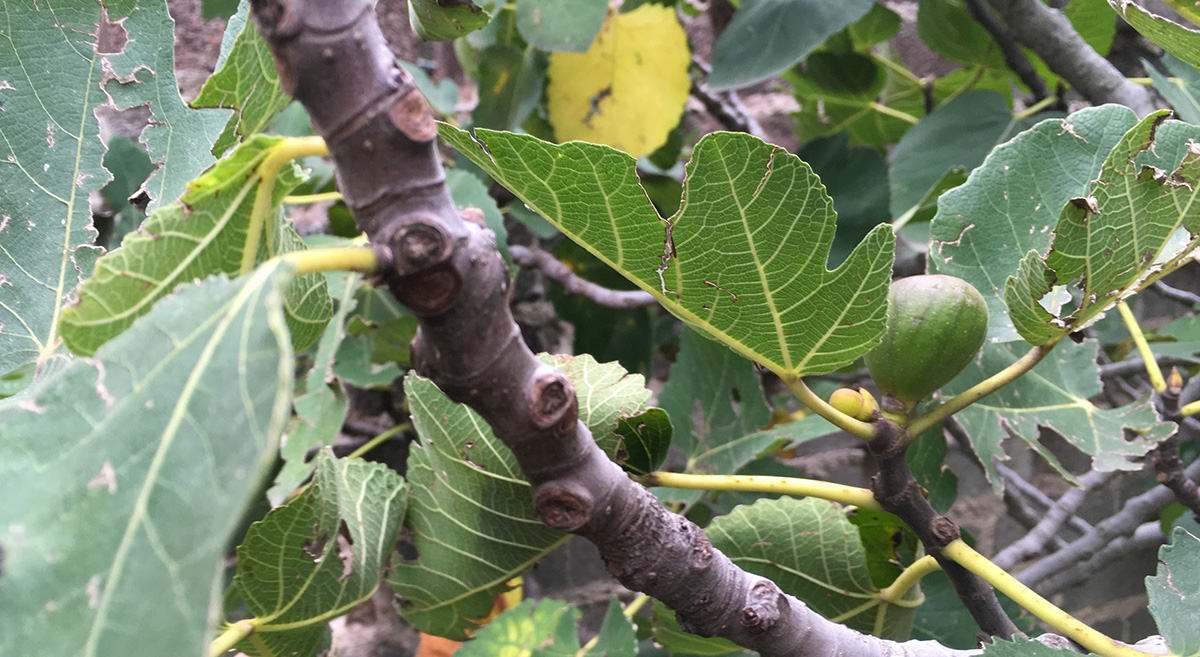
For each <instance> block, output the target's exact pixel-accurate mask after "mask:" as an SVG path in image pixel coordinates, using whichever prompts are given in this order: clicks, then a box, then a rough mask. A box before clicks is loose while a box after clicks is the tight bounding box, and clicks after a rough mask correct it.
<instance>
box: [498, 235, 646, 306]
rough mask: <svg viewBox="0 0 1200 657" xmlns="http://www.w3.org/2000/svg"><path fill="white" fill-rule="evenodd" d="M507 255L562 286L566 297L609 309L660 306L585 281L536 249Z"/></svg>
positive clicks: (638, 294)
mask: <svg viewBox="0 0 1200 657" xmlns="http://www.w3.org/2000/svg"><path fill="white" fill-rule="evenodd" d="M508 253H509V255H511V256H512V259H513V262H515V263H517V264H518V265H520V266H522V267H525V268H526V269H537V270H539V271H541V272H542V273H543V274H545V275H546V278H549V279H550V280H552V281H555V282H557V283H558V284H559V285H561V286H562V288H563V291H564V292H566V293H567V294H578V295H579V296H581V297H585V298H586V299H588V300H589V301H591V302H592V303H595V304H596V305H600V306H604V307H606V308H639V307H641V306H652V305H656V304H657V303H658V301H657V300H655V298H654V297H653V296H652V295H651V294H650V293H649V292H645V291H643V290H610V289H608V288H606V287H601V286H599V285H596V284H595V283H592V282H590V281H585V280H584V279H582V278H580V277H579V276H576V275H575V272H573V271H571V268H570V267H568V266H567V265H565V264H563V263H562V262H559V260H558V259H557V258H555V257H554V256H553V255H552V254H550V253H549V252H546V251H543V250H541V249H539V248H537V247H536V246H520V245H518V244H513V245H512V246H510V247H508Z"/></svg>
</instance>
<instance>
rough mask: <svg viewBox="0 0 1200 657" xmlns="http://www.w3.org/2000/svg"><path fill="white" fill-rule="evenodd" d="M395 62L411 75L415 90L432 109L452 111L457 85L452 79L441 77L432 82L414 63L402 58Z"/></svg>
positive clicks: (449, 112) (442, 111) (455, 103)
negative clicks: (415, 86)
mask: <svg viewBox="0 0 1200 657" xmlns="http://www.w3.org/2000/svg"><path fill="white" fill-rule="evenodd" d="M396 64H397V65H398V66H399V67H400V68H402V69H404V70H406V71H408V74H409V75H411V76H413V82H415V83H416V85H417V90H418V91H420V92H421V95H422V96H425V99H426V100H428V101H429V106H430V107H432V108H433V109H434V111H436V112H438V113H439V114H451V113H453V112H454V108H455V106H456V105H458V85H456V84H454V80H451V79H449V78H443V79H442V81H441V82H434V81H433V79H432V78H430V77H429V74H428V73H426V72H425V69H423V68H421V67H420V66H417V65H416V64H412V63H410V62H406V61H404V60H402V59H398V60H396Z"/></svg>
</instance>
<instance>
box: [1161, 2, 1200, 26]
mask: <svg viewBox="0 0 1200 657" xmlns="http://www.w3.org/2000/svg"><path fill="white" fill-rule="evenodd" d="M1163 4H1165V5H1166V6H1168V7H1170V8H1171V9H1174V10H1175V12H1176V13H1178V14H1179V15H1180V16H1183V17H1184V18H1186V19H1187V20H1188V22H1189V23H1191V24H1192V25H1200V13H1197V11H1196V7H1195V6H1194V5H1193V6H1191V7H1189V6H1188V5H1186V4H1184V3H1182V2H1179V0H1163Z"/></svg>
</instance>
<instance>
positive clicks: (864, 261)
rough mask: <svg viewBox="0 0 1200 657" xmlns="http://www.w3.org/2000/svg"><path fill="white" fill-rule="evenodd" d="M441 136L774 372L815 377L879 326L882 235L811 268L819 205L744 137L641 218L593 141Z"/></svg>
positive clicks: (824, 240) (820, 252)
mask: <svg viewBox="0 0 1200 657" xmlns="http://www.w3.org/2000/svg"><path fill="white" fill-rule="evenodd" d="M442 135H443V137H444V138H445V139H446V140H447V141H449V142H450V143H451V144H453V145H454V146H455V147H456V148H457V149H458V150H459V151H460V152H461V153H463V154H464V155H466V156H467V157H468V158H470V159H471V160H472V161H473V162H475V163H476V164H478V165H480V166H481V167H483V169H484V170H485V171H487V172H488V173H489V174H490V175H491V176H492V177H494V178H495V179H496V180H498V181H499V182H501V183H502V184H504V185H505V186H506V187H508V188H509V189H511V190H512V191H513V192H514V193H515V194H516V195H517V196H518V197H520V198H521V199H522V200H524V201H525V203H526V204H528V205H529V206H530V207H532V208H534V209H536V210H537V211H538V212H540V213H541V214H542V215H543V216H545V217H546V218H548V219H549V220H550V221H551V222H553V223H554V224H555V225H556V226H558V227H559V229H560V230H562V231H563V232H564V233H566V234H567V235H568V236H570V237H571V238H572V239H574V240H576V241H577V242H579V243H580V244H581V245H583V246H584V247H585V248H587V249H588V250H589V251H591V252H592V253H593V254H595V255H596V256H597V257H599V258H600V259H601V260H603V261H605V262H606V263H608V264H609V265H610V266H611V267H613V268H614V269H616V270H617V271H619V272H621V273H622V274H624V275H625V276H626V277H627V278H629V279H630V280H632V281H633V282H634V283H636V284H637V285H638V287H641V288H642V289H644V290H646V291H647V292H650V293H651V294H652V295H654V296H655V298H657V299H658V301H659V302H660V303H661V304H662V305H663V307H665V308H667V309H668V310H669V311H671V312H672V313H673V314H675V315H676V316H677V317H680V318H682V319H684V320H685V321H686V322H688V323H689V324H691V325H692V326H694V327H696V328H698V329H699V330H702V331H704V332H706V333H708V334H709V335H710V336H712V337H713V338H715V339H717V340H719V341H721V342H724V343H725V344H726V345H728V346H730V347H732V348H733V349H734V350H735V351H737V352H739V353H741V354H742V355H744V356H747V357H750V358H752V359H754V360H755V361H757V362H758V363H760V364H762V365H763V366H765V367H767V368H769V369H771V370H772V371H775V372H777V373H780V374H781V375H784V376H795V375H799V374H815V373H823V372H828V371H831V370H834V369H837V368H838V367H841V366H844V365H847V364H849V363H851V362H853V361H854V359H855V358H857V357H858V356H859V355H861V354H862V353H864V352H865V351H867V350H868V349H870V348H871V347H872V346H874V345H875V344H876V343H877V342H878V341H879V339H880V337H881V333H882V330H883V322H882V319H883V316H884V314H885V312H886V305H887V304H886V298H887V287H888V284H889V282H890V280H891V265H892V249H893V245H894V238H893V236H892V232H891V229H890V227H888V226H880V227H879V228H877V229H875V230H873V231H871V233H870V234H868V235H867V237H866V239H864V240H863V242H862V244H860V245H859V247H858V248H857V249H855V250H854V252H853V253H851V254H850V256H849V258H847V260H846V262H845V263H843V264H842V265H841V266H840V267H838V268H837V269H836V270H834V271H829V270H828V269H826V267H825V262H826V260H827V258H828V253H829V248H830V245H831V244H832V242H833V236H834V232H835V220H834V213H833V208H832V205H833V204H832V201H831V200H830V199H829V196H828V195H827V194H825V192H824V189H823V187H822V185H821V183H820V180H819V179H817V177H816V176H815V175H814V174H813V173H812V170H811V169H810V168H809V167H808V165H806V164H804V163H803V162H801V161H800V160H799V159H798V158H796V157H795V156H794V155H791V154H789V153H787V152H786V151H784V150H783V149H781V148H778V147H775V146H770V145H768V144H765V143H763V142H762V141H760V140H758V139H756V138H754V137H750V136H748V135H743V134H736V133H716V134H712V135H708V136H706V137H705V138H704V139H702V140H701V141H700V143H698V144H697V145H696V147H695V150H694V151H693V157H692V161H691V163H690V164H689V165H688V167H687V183H686V187H685V190H684V199H685V202H684V203H683V205H682V207H681V209H680V211H679V212H678V213H677V214H676V215H675V216H674V217H672V218H671V219H670V220H664V219H662V218H661V217H659V216H658V213H657V212H655V210H654V208H653V206H652V205H651V204H650V201H649V200H648V199H647V198H646V195H645V193H644V192H643V190H642V189H641V187H640V185H639V184H638V179H637V174H636V173H635V171H634V160H633V158H631V157H629V156H628V155H625V154H624V153H620V152H618V151H614V150H613V149H611V148H606V147H604V146H599V145H596V144H584V143H577V142H572V143H567V144H562V145H553V144H548V143H545V142H540V141H538V140H536V139H534V138H532V137H526V136H520V135H511V134H502V133H496V132H491V131H486V130H479V131H477V134H476V135H475V136H474V138H472V136H471V135H469V134H468V133H466V132H463V131H460V130H457V129H455V128H452V127H450V126H443V127H442Z"/></svg>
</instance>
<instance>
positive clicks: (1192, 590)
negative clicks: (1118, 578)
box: [1146, 527, 1200, 657]
mask: <svg viewBox="0 0 1200 657" xmlns="http://www.w3.org/2000/svg"><path fill="white" fill-rule="evenodd" d="M1146 593H1147V594H1148V595H1149V596H1150V613H1151V614H1152V615H1153V616H1154V620H1155V621H1156V622H1157V623H1158V630H1159V631H1160V632H1162V635H1163V638H1165V639H1166V640H1167V645H1169V646H1170V647H1171V654H1172V655H1179V656H1180V657H1196V655H1200V627H1198V626H1197V625H1196V619H1197V618H1200V538H1196V537H1195V536H1193V535H1191V534H1189V533H1188V532H1187V530H1185V529H1183V528H1181V527H1177V528H1176V529H1175V531H1173V532H1172V533H1171V540H1170V542H1169V544H1168V545H1164V546H1162V547H1161V548H1159V550H1158V573H1157V574H1156V575H1154V576H1153V577H1147V578H1146Z"/></svg>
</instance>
